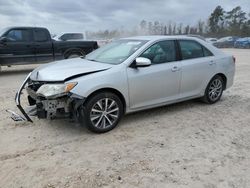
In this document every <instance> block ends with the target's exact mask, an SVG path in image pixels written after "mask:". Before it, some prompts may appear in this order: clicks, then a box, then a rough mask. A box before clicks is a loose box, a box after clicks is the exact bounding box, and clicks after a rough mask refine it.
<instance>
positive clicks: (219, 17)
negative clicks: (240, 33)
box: [208, 6, 225, 35]
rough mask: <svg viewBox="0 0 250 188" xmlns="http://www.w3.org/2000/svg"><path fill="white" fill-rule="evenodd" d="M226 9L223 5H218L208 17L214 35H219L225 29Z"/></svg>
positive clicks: (210, 29) (210, 30)
mask: <svg viewBox="0 0 250 188" xmlns="http://www.w3.org/2000/svg"><path fill="white" fill-rule="evenodd" d="M224 13H225V11H224V10H223V8H222V7H221V6H217V7H216V8H215V9H214V11H213V12H212V14H211V15H210V17H209V19H208V29H209V32H210V33H211V34H212V35H218V34H219V32H220V31H221V30H222V29H223V23H224Z"/></svg>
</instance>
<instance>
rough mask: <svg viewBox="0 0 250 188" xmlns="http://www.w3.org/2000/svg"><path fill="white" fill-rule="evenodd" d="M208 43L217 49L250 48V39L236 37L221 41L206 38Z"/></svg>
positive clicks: (224, 38)
mask: <svg viewBox="0 0 250 188" xmlns="http://www.w3.org/2000/svg"><path fill="white" fill-rule="evenodd" d="M206 41H207V42H209V43H211V44H213V45H214V46H216V47H217V48H250V37H244V38H239V37H236V36H228V37H223V38H220V39H217V38H206Z"/></svg>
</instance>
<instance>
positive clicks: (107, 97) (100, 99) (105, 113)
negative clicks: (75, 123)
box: [80, 92, 123, 133]
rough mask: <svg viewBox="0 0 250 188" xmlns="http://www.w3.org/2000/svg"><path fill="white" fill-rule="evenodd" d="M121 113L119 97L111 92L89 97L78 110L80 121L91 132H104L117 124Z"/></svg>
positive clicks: (121, 105) (121, 107)
mask: <svg viewBox="0 0 250 188" xmlns="http://www.w3.org/2000/svg"><path fill="white" fill-rule="evenodd" d="M122 115H123V104H122V102H121V100H120V98H119V97H118V96H117V95H115V94H114V93H111V92H100V93H97V94H95V95H93V96H92V97H90V98H89V99H88V100H87V101H86V103H85V104H84V106H83V108H82V109H81V111H80V116H81V117H80V122H81V123H82V124H85V126H86V127H87V128H88V129H89V130H90V131H92V132H95V133H104V132H108V131H110V130H112V129H113V128H115V127H116V126H117V124H118V123H119V121H120V119H121V117H122Z"/></svg>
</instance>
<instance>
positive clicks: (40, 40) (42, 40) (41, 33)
mask: <svg viewBox="0 0 250 188" xmlns="http://www.w3.org/2000/svg"><path fill="white" fill-rule="evenodd" d="M34 39H35V54H36V61H37V62H38V63H39V62H48V61H51V60H53V59H54V56H53V45H52V41H51V37H50V34H49V32H48V30H46V29H41V28H37V29H34Z"/></svg>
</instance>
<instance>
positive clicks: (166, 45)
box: [140, 40, 176, 64]
mask: <svg viewBox="0 0 250 188" xmlns="http://www.w3.org/2000/svg"><path fill="white" fill-rule="evenodd" d="M140 57H145V58H148V59H150V60H151V63H152V64H160V63H166V62H172V61H176V49H175V42H174V41H171V40H166V41H161V42H157V43H156V44H154V45H153V46H151V47H149V48H148V49H147V50H146V51H145V52H144V53H143V54H142V55H141V56H140Z"/></svg>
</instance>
